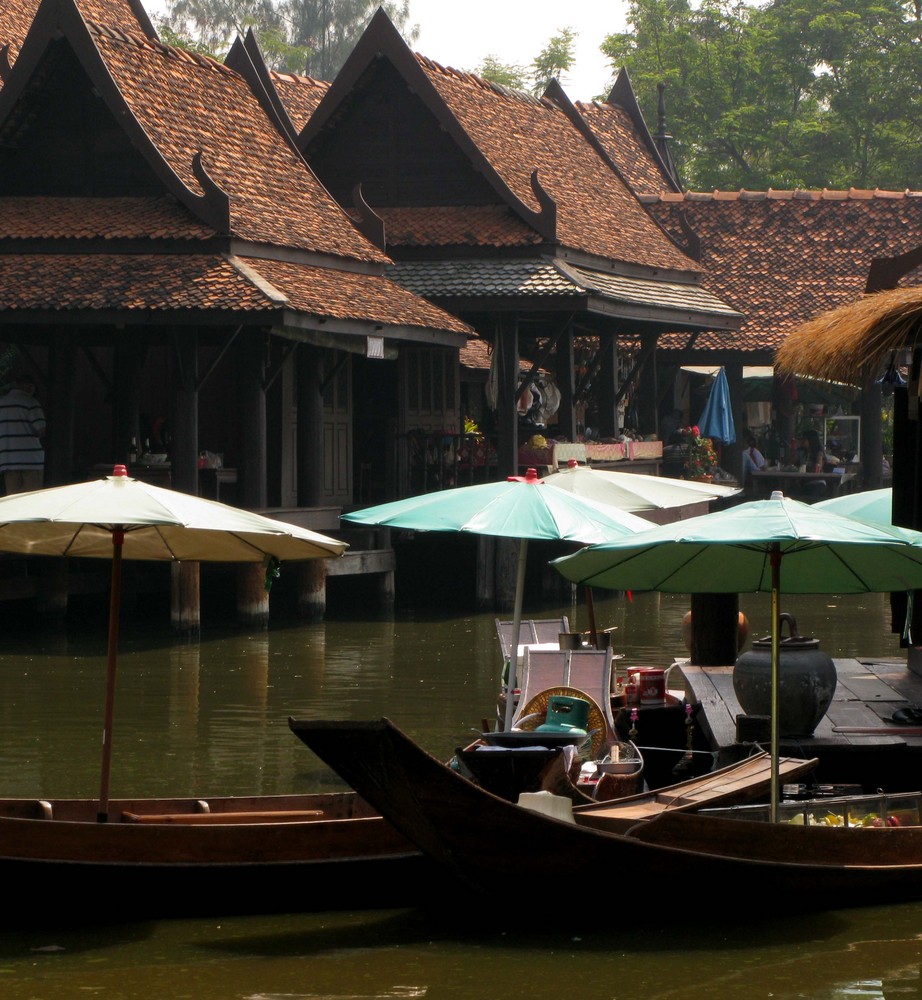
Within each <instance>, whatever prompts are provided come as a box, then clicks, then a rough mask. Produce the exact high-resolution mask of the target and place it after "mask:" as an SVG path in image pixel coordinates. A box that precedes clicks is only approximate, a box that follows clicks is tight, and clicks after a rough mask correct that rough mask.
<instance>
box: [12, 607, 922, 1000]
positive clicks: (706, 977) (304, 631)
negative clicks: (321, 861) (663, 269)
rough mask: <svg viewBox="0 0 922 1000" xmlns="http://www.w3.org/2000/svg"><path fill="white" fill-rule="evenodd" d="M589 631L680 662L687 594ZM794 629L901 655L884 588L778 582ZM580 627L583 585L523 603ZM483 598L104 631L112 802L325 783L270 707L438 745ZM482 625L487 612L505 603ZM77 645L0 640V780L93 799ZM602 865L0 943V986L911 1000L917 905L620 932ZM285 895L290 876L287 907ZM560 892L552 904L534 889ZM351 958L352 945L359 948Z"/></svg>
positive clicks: (471, 659) (484, 663)
mask: <svg viewBox="0 0 922 1000" xmlns="http://www.w3.org/2000/svg"><path fill="white" fill-rule="evenodd" d="M594 605H595V614H596V620H597V624H598V626H599V627H600V628H611V627H615V628H616V631H615V633H614V645H615V651H616V652H619V653H623V654H624V657H625V659H626V660H627V661H628V663H629V665H632V666H666V665H668V664H669V663H670V662H672V660H673V658H675V657H677V656H678V657H681V656H682V655H684V647H683V644H682V618H683V616H684V614H685V612H686V611H687V610H688V607H689V601H688V598H686V597H683V596H676V595H668V594H662V595H660V594H635V595H633V600H629V599H628V598H627V597H626V596H623V595H606V594H605V593H603V592H599V593H596V594H595V601H594ZM740 606H741V609H742V610H743V611H745V613H746V614H747V616H748V617H749V619H750V622H751V625H752V637H753V638H758V637H760V636H762V635H764V634H766V633H767V631H768V621H769V614H770V599H769V597H768V595H741V598H740ZM782 610H786V611H793V612H794V614H795V615H796V618H797V622H798V626H799V628H800V631H801V632H802V633H803V634H804V635H815V636H817V637H818V638H819V639H820V642H821V646H822V648H823V649H824V650H825V651H826V652H828V653H830V655H832V656H833V657H838V656H853V655H861V654H871V655H887V656H900V655H902V654H901V652H900V650H899V644H898V640H897V637H896V636H894V635H892V634H891V633H890V632H889V605H888V600H887V598H886V596H885V595H860V596H854V597H852V596H849V597H843V598H835V597H825V596H824V597H798V598H797V603H796V607H795V606H786V607H783V608H782ZM528 613H529V614H530V615H531V616H534V617H555V616H557V615H560V614H566V615H567V616H568V617H569V618H570V622H571V627H572V628H573V629H578V630H585V629H587V628H588V621H587V617H586V608H585V604H584V603H583V601H582V599H580V600H577V601H576V602H574V603H572V604H567V605H565V606H562V607H558V606H553V607H544V608H541V609H536V608H535V607H534V606H532V607H530V608H529V612H528ZM496 617H497V614H495V613H483V614H458V615H452V616H439V615H437V614H434V613H429V614H421V613H416V614H413V613H409V612H408V613H402V614H398V615H396V616H395V617H394V618H392V619H390V620H387V619H369V620H361V621H345V620H344V621H338V620H332V619H331V620H328V621H326V622H324V623H320V624H311V625H297V624H285V623H280V624H275V623H273V626H272V627H271V628H270V629H269V630H267V631H261V632H258V633H247V634H241V633H240V632H235V631H233V630H223V631H222V630H213V631H207V630H206V632H205V633H204V634H203V637H202V639H201V641H199V642H195V643H176V642H174V641H173V638H172V636H171V635H170V634H169V633H168V632H167V631H166V630H163V629H150V628H145V627H144V626H142V625H137V624H135V623H132V625H131V627H130V628H125V629H123V634H122V644H121V647H122V648H121V653H120V658H119V675H118V685H117V692H116V710H115V730H114V748H113V773H112V793H113V795H114V796H118V795H121V794H132V795H157V794H198V795H203V796H207V795H208V794H249V793H259V792H261V793H274V792H287V791H310V790H314V789H318V788H325V787H338V784H339V783H338V779H337V778H336V777H335V776H334V775H332V774H331V773H330V772H329V771H328V770H327V769H326V768H325V767H324V766H323V765H322V764H320V762H319V761H317V760H316V758H314V757H313V755H312V754H311V753H310V752H309V751H308V750H307V749H306V748H305V747H304V746H303V744H301V743H300V741H298V740H296V739H295V738H294V737H293V736H292V734H291V732H290V731H289V729H288V724H287V719H288V717H289V716H290V715H293V716H298V717H309V718H324V717H327V718H374V717H378V716H387V717H389V718H391V719H393V720H394V722H396V723H397V724H398V725H400V726H401V727H403V728H404V729H406V730H407V731H408V732H409V733H410V735H412V736H414V737H415V738H416V739H418V740H419V741H420V742H421V743H422V744H423V745H424V746H425V747H426V748H427V749H429V750H430V751H431V752H433V753H434V754H436V755H438V756H442V757H447V756H450V754H451V753H452V752H453V750H454V748H455V747H456V746H458V745H460V744H461V743H462V742H466V741H467V740H468V739H469V737H470V736H471V730H472V729H477V730H479V728H480V720H481V718H482V717H484V716H487V717H490V716H492V714H493V711H494V704H495V699H496V694H497V685H498V679H499V674H500V669H501V662H500V655H499V643H498V641H497V639H496V629H495V619H496ZM499 617H504V618H505V617H508V616H507V615H506V614H502V615H500V616H499ZM103 633H104V628H103V629H100V634H99V635H98V636H95V635H94V636H90V637H88V636H85V635H81V636H77V637H70V638H68V639H66V640H63V641H62V639H61V637H57V638H55V639H54V640H53V642H52V641H49V640H46V639H45V638H44V637H42V636H39V637H38V638H34V637H30V638H29V639H22V640H18V639H16V638H11V637H9V636H7V637H5V638H4V639H3V641H2V645H0V685H2V688H0V689H2V692H3V697H2V699H0V724H2V728H0V794H5V795H22V796H39V795H42V796H55V795H95V794H96V792H97V791H98V784H99V733H100V731H101V719H102V700H103V697H102V696H103V687H104V682H105V636H104V634H103ZM617 886H618V873H617V871H614V872H602V873H599V884H598V886H593V887H585V886H566V887H550V886H518V887H517V890H516V897H515V899H514V900H513V901H512V903H511V904H509V903H508V901H505V902H503V903H502V905H500V901H499V900H496V901H485V905H484V907H483V911H482V913H480V914H479V915H478V918H477V919H476V920H473V921H472V920H469V919H467V920H465V921H464V922H461V921H459V920H458V919H457V918H456V917H455V915H454V914H452V913H451V912H445V913H444V914H441V915H438V917H437V918H433V917H432V916H431V915H423V914H419V913H415V912H412V911H408V912H397V913H394V912H386V911H385V912H372V913H325V914H297V913H295V914H293V915H289V916H275V917H259V918H235V919H222V920H220V921H213V920H212V921H209V920H201V921H163V922H157V923H151V924H144V925H131V924H128V925H119V924H116V925H114V926H113V927H111V928H105V929H95V930H94V929H92V928H85V929H82V930H76V931H70V930H68V931H62V930H52V929H51V928H49V929H48V930H47V931H44V932H42V931H33V932H22V933H14V932H10V933H6V932H5V933H4V934H3V935H0V971H2V973H3V989H2V996H3V1000H26V998H30V1000H31V998H35V997H40V998H41V1000H72V998H73V997H74V996H77V995H81V994H84V993H86V994H88V995H96V996H103V997H113V998H114V997H117V998H119V1000H150V998H151V997H172V996H195V997H196V1000H227V998H232V997H233V998H253V1000H255V998H258V997H259V998H268V997H280V996H288V997H310V998H320V997H334V998H345V997H382V998H394V997H412V996H425V997H428V998H440V1000H441V998H446V1000H453V998H458V1000H462V998H463V1000H469V998H471V997H479V996H483V995H485V994H487V993H488V994H489V995H490V996H495V997H498V998H499V997H518V996H527V997H529V1000H544V998H555V1000H559V998H561V997H569V996H579V997H580V998H581V1000H611V998H612V997H629V998H631V1000H654V998H656V1000H659V998H667V997H668V998H669V1000H699V998H700V997H701V995H702V993H706V994H707V995H709V996H718V997H720V998H721V1000H751V998H752V997H754V996H759V997H762V996H772V997H774V998H781V1000H794V998H802V997H807V998H810V1000H844V998H846V997H854V996H879V997H886V998H888V1000H896V998H897V997H905V996H906V995H910V996H919V995H922V985H920V973H919V966H920V961H922V958H920V956H922V945H920V941H919V928H920V926H922V905H920V906H914V905H908V906H899V907H892V908H886V907H884V908H873V909H868V910H864V909H862V910H855V911H841V912H836V913H832V914H824V915H822V916H815V917H810V918H791V919H790V920H782V921H772V922H760V921H759V920H758V900H754V899H751V898H749V897H748V896H747V895H746V889H745V886H736V887H714V886H699V885H697V884H696V883H695V881H694V878H693V877H691V876H690V878H689V880H688V882H687V883H683V884H681V885H673V886H664V885H658V884H652V883H651V886H650V891H651V892H656V893H657V894H658V895H660V896H661V897H662V901H663V912H664V922H663V927H661V928H639V927H635V926H634V924H633V922H632V918H631V900H630V899H622V898H620V897H619V896H618V890H617ZM299 890H300V887H299V886H292V897H291V901H290V902H291V908H292V909H293V910H295V911H296V910H297V908H298V901H299V898H300V891H299ZM587 891H592V892H609V893H611V897H612V907H611V919H610V920H609V921H607V922H606V925H605V926H599V927H597V926H594V925H590V924H588V923H587V922H586V921H585V920H584V919H583V918H582V917H581V916H580V907H579V900H580V895H581V893H583V892H587ZM713 891H725V892H727V913H728V920H727V923H726V925H725V926H724V925H722V926H719V927H717V928H715V927H708V926H701V925H700V922H699V921H698V920H697V919H696V913H695V899H696V896H697V894H698V893H700V892H713ZM560 901H564V902H565V903H566V906H565V908H564V910H558V909H557V908H556V907H555V905H554V904H555V903H557V902H560ZM517 905H526V906H534V905H541V906H544V907H547V910H548V927H547V932H546V933H545V934H540V933H539V934H535V933H531V932H530V933H527V934H526V933H524V932H519V931H518V930H517V928H516V922H515V906H517ZM357 957H359V958H360V960H359V961H356V958H357Z"/></svg>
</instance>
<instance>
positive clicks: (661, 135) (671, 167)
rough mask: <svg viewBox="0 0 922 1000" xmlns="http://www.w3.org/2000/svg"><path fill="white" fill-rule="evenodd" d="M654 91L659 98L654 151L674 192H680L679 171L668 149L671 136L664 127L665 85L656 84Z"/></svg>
mask: <svg viewBox="0 0 922 1000" xmlns="http://www.w3.org/2000/svg"><path fill="white" fill-rule="evenodd" d="M656 89H657V91H658V93H659V97H658V100H657V120H656V132H655V133H654V134H653V142H654V143H655V144H656V151H657V152H658V153H659V155H660V157H661V158H662V161H663V165H664V166H665V167H666V170H667V171H668V172H669V176H670V178H671V179H672V180H673V181H674V182H675V185H676V190H678V191H681V190H682V182H681V181H680V179H679V171H678V168H677V167H676V165H675V160H674V159H673V158H672V150H671V149H670V147H669V143H670V142H671V141H672V135H671V133H670V132H669V129H668V128H667V127H666V84H665V83H658V84H657V85H656Z"/></svg>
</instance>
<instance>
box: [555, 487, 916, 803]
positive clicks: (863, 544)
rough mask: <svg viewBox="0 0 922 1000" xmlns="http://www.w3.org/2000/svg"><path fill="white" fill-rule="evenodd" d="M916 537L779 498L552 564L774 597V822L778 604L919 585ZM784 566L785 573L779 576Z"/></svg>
mask: <svg viewBox="0 0 922 1000" xmlns="http://www.w3.org/2000/svg"><path fill="white" fill-rule="evenodd" d="M916 538H922V535H918V534H916V533H911V534H906V533H896V532H894V531H893V530H891V529H887V528H884V527H878V526H875V525H872V524H868V523H866V522H863V521H858V520H856V519H854V518H851V517H846V516H843V515H841V514H835V513H831V512H830V511H829V510H818V509H817V505H811V504H805V503H800V502H799V501H797V500H790V499H787V498H785V497H784V496H783V495H782V494H781V493H780V492H775V493H773V494H772V496H771V499H770V500H757V501H755V502H753V503H746V504H740V505H739V506H737V507H731V508H729V509H727V510H723V511H716V512H715V513H713V514H703V515H702V516H701V517H692V518H688V519H687V520H684V521H677V522H675V523H674V524H667V525H663V526H660V527H656V528H651V529H650V530H649V531H646V532H644V534H643V535H640V536H637V537H636V538H626V539H621V540H619V541H614V542H608V543H605V544H602V545H592V546H590V547H588V548H585V549H582V550H580V551H579V552H577V553H575V554H574V555H571V556H564V557H563V558H561V559H555V560H554V563H553V565H554V566H555V568H556V569H557V570H558V571H559V572H560V573H561V574H562V575H563V576H564V577H566V579H568V580H572V581H574V582H576V583H582V584H587V585H589V586H600V587H609V588H612V589H617V590H629V589H632V590H661V591H666V592H669V593H678V594H692V593H713V592H719V593H734V592H736V593H741V592H746V593H755V592H757V591H766V592H770V593H771V595H772V655H771V667H772V777H773V780H772V802H771V809H772V819H776V818H777V808H778V790H779V789H778V740H779V735H780V731H779V719H778V691H779V679H780V678H779V673H778V663H779V656H778V653H779V638H780V631H779V614H780V612H779V599H780V594H781V592H782V590H783V591H784V592H785V593H788V594H829V593H836V594H858V593H866V592H869V591H874V592H876V591H890V590H913V589H917V588H919V587H922V545H920V544H919V543H918V542H916V541H914V539H916ZM782 568H783V574H782Z"/></svg>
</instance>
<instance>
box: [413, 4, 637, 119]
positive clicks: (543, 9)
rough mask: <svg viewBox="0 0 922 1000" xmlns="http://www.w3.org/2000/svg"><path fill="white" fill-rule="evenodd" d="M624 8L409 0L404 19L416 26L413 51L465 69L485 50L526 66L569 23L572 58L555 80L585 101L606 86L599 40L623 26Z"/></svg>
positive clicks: (607, 80) (605, 90) (573, 97)
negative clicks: (572, 37) (561, 76)
mask: <svg viewBox="0 0 922 1000" xmlns="http://www.w3.org/2000/svg"><path fill="white" fill-rule="evenodd" d="M626 10H627V0H615V2H614V3H612V2H611V0H566V2H564V3H561V2H560V0H463V2H462V3H460V4H455V3H451V2H449V0H410V22H411V23H412V24H418V25H419V28H420V32H419V38H418V39H417V40H416V42H415V43H414V48H415V49H416V51H417V52H419V53H421V54H422V55H424V56H428V57H429V58H430V59H434V60H435V61H436V62H438V63H442V65H444V66H452V67H454V68H455V69H460V70H470V71H473V70H476V68H477V67H478V66H479V65H480V63H482V62H483V60H484V58H485V57H486V56H488V55H493V56H496V57H497V58H498V59H499V61H500V62H502V63H511V64H514V65H519V66H524V67H527V66H528V65H529V64H530V63H531V62H532V61H533V60H534V58H535V56H537V55H538V53H539V52H540V51H541V50H542V49H543V48H544V47H545V46H546V45H547V42H548V40H549V39H550V38H552V37H553V36H554V35H556V34H557V33H558V32H559V31H560V29H561V28H572V29H573V31H574V32H576V33H577V37H576V41H575V45H574V51H575V54H576V59H575V62H574V66H573V69H572V71H571V72H570V73H569V74H568V75H567V76H566V77H565V78H564V79H563V80H562V81H561V82H562V83H563V89H564V90H565V91H566V93H567V96H568V97H570V99H571V100H576V101H590V100H592V98H594V97H598V96H599V95H604V94H607V93H608V91H609V89H610V87H611V78H612V74H611V71H610V69H609V67H608V65H607V63H606V60H605V57H604V56H603V55H602V53H601V52H599V45H601V43H602V41H603V39H604V38H605V36H606V35H609V34H612V33H613V32H616V31H622V30H624V18H625V13H626Z"/></svg>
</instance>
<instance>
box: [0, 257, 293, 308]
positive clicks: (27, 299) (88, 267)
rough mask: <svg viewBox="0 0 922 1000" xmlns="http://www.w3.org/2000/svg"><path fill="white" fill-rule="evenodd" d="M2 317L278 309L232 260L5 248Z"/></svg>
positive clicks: (0, 281)
mask: <svg viewBox="0 0 922 1000" xmlns="http://www.w3.org/2000/svg"><path fill="white" fill-rule="evenodd" d="M0 259H2V265H3V266H2V267H0V315H3V314H4V313H7V314H8V313H10V312H19V311H23V310H42V311H47V310H55V311H58V310H59V311H62V312H63V311H65V310H66V311H68V312H79V311H80V310H92V311H107V310H119V311H125V310H127V311H132V310H142V311H143V312H144V313H145V315H149V314H154V315H156V314H157V313H163V312H172V311H175V310H181V311H182V310H203V309H205V310H207V309H214V310H219V311H221V312H222V313H223V312H225V311H227V310H233V311H235V312H253V311H256V312H259V311H264V310H267V309H272V310H277V309H278V306H277V305H276V304H275V303H272V302H271V301H270V300H269V299H268V298H267V296H266V295H265V293H264V292H262V291H260V290H259V289H258V288H256V287H255V286H254V285H253V284H252V283H251V282H249V281H247V280H246V279H245V278H244V277H243V276H242V275H241V274H240V272H239V271H238V270H237V269H236V268H234V266H233V265H232V264H231V263H230V262H229V261H227V260H225V259H223V258H221V257H217V256H205V255H202V256H198V255H192V254H188V255H186V254H183V255H177V254H22V255H19V254H4V255H3V257H2V258H0Z"/></svg>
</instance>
